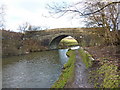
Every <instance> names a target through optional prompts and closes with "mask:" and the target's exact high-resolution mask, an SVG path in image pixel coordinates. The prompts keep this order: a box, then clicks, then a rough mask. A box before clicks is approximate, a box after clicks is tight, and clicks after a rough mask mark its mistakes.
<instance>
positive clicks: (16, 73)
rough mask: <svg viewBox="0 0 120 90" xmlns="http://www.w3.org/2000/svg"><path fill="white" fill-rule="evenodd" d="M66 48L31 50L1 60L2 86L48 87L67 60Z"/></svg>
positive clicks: (56, 77)
mask: <svg viewBox="0 0 120 90" xmlns="http://www.w3.org/2000/svg"><path fill="white" fill-rule="evenodd" d="M67 50H68V49H60V50H52V51H42V52H33V53H29V54H28V55H22V56H12V57H8V58H3V60H2V87H3V88H50V87H51V85H52V84H53V83H54V82H55V81H56V80H57V79H58V77H59V75H60V73H61V71H62V67H63V65H64V64H65V63H66V62H67V60H68V57H67V56H66V52H67Z"/></svg>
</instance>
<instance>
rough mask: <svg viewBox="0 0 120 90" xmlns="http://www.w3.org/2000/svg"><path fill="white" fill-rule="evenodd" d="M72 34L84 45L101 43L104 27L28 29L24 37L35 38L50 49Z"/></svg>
mask: <svg viewBox="0 0 120 90" xmlns="http://www.w3.org/2000/svg"><path fill="white" fill-rule="evenodd" d="M67 36H72V37H73V38H74V39H76V40H77V42H78V44H79V45H81V46H83V45H85V46H90V45H100V44H101V43H102V42H103V38H104V29H103V28H57V29H48V30H42V31H27V32H26V34H25V36H24V39H34V40H37V41H39V42H40V45H42V46H45V47H48V48H50V49H57V48H58V44H59V42H60V41H61V40H62V39H63V38H65V37H67Z"/></svg>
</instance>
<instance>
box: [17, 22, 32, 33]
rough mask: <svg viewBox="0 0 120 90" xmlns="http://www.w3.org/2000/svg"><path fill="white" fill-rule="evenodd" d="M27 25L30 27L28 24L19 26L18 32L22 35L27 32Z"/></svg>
mask: <svg viewBox="0 0 120 90" xmlns="http://www.w3.org/2000/svg"><path fill="white" fill-rule="evenodd" d="M29 25H30V24H29V23H28V22H25V23H23V24H21V25H19V27H18V30H20V32H22V33H23V32H25V31H26V30H28V27H29Z"/></svg>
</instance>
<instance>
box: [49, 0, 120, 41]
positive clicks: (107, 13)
mask: <svg viewBox="0 0 120 90" xmlns="http://www.w3.org/2000/svg"><path fill="white" fill-rule="evenodd" d="M87 1H88V0H87ZM93 1H94V0H90V1H89V2H78V3H75V4H71V5H68V4H66V3H63V4H62V5H58V4H55V3H54V4H53V5H48V9H49V13H50V14H51V15H59V17H61V16H64V15H66V14H72V15H73V17H76V16H78V17H84V18H85V19H86V20H85V22H86V24H87V25H89V26H96V27H105V31H106V33H105V35H106V38H108V37H110V36H111V34H110V30H112V31H117V27H118V17H119V14H120V13H119V12H118V10H117V9H118V7H117V4H119V3H120V1H118V2H95V1H94V2H93ZM80 6H84V7H82V8H81V7H80ZM106 27H107V28H106ZM114 36H117V33H116V32H115V35H114ZM116 38H118V37H116ZM112 41H113V40H112Z"/></svg>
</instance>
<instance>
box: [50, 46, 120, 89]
mask: <svg viewBox="0 0 120 90" xmlns="http://www.w3.org/2000/svg"><path fill="white" fill-rule="evenodd" d="M98 48H99V47H96V48H95V47H94V48H92V49H91V47H87V48H84V49H78V50H75V51H74V53H73V54H74V56H75V57H74V58H73V59H72V60H73V61H75V62H74V63H73V64H71V65H73V66H74V69H71V70H73V71H71V72H73V73H72V74H71V75H69V79H66V77H64V74H69V71H68V72H65V73H64V69H66V68H64V69H63V72H62V74H61V77H62V80H61V77H60V78H59V79H58V80H57V82H56V83H55V84H54V85H53V86H52V88H119V87H120V77H119V75H120V71H119V58H118V57H117V58H113V55H111V56H110V55H108V56H109V57H110V58H108V57H107V55H106V54H108V52H110V51H109V48H110V50H112V51H113V50H114V49H115V48H116V47H115V48H111V46H109V47H103V48H102V49H100V48H99V49H98ZM104 48H105V50H107V51H104V52H101V50H103V49H104ZM95 49H96V50H95ZM86 50H87V51H89V52H90V54H89V53H88V52H87V51H86ZM71 51H72V50H70V51H68V52H71ZM96 51H97V52H98V53H97V52H96ZM117 51H119V50H118V49H117ZM92 52H94V53H92ZM105 52H107V53H105ZM99 53H100V54H102V55H104V56H106V58H104V57H102V56H100V55H99ZM117 55H118V56H119V53H118V54H117ZM95 56H96V57H95ZM92 57H93V58H94V59H93V58H92ZM70 59H71V56H70V55H69V60H70ZM112 59H113V60H114V61H113V60H112ZM72 60H71V61H72ZM69 67H70V66H69ZM69 67H67V69H69ZM67 78H68V77H67ZM63 80H66V81H65V83H64V84H63V85H62V87H61V86H60V85H61V82H62V81H63ZM70 80H71V81H70Z"/></svg>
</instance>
